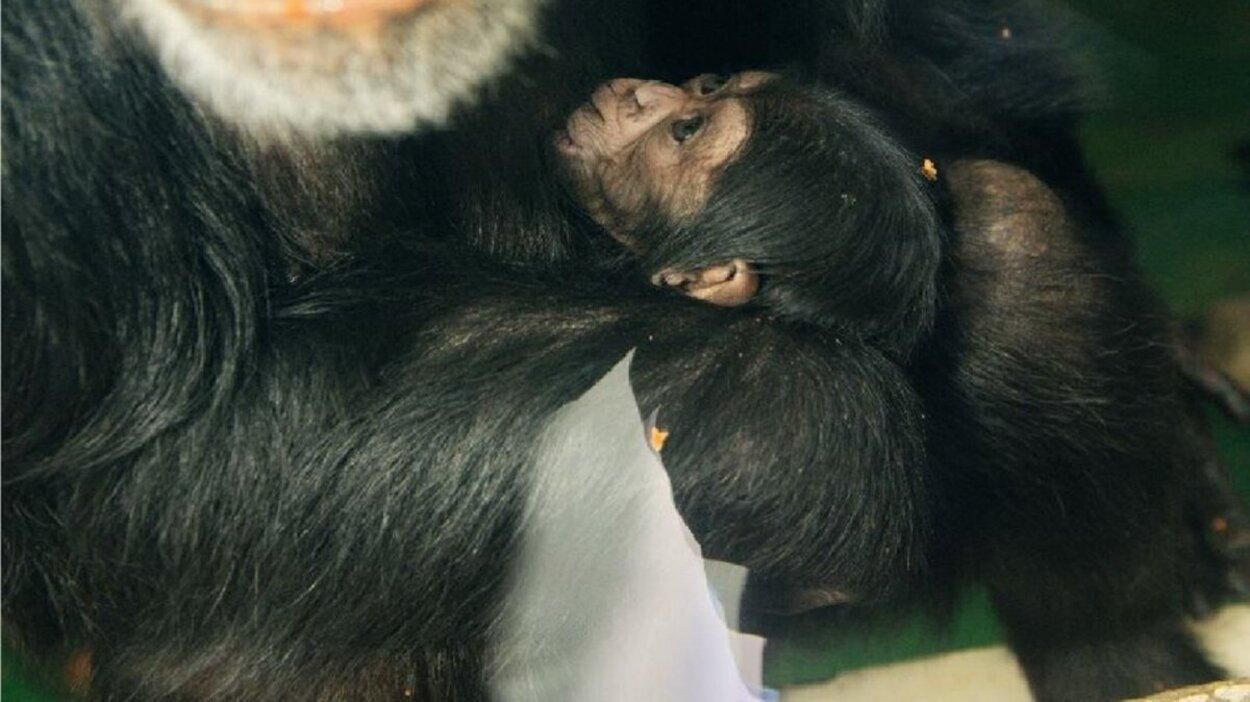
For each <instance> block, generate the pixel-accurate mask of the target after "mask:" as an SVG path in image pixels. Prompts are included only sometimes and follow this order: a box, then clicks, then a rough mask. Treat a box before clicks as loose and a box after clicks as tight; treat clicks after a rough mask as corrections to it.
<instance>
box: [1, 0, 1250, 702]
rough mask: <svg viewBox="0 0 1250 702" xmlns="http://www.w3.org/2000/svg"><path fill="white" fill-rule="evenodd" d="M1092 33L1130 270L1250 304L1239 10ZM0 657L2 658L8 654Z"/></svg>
mask: <svg viewBox="0 0 1250 702" xmlns="http://www.w3.org/2000/svg"><path fill="white" fill-rule="evenodd" d="M1067 4H1068V5H1069V6H1071V7H1073V8H1074V9H1075V10H1076V11H1077V12H1078V13H1080V14H1081V15H1083V16H1084V17H1086V18H1088V19H1089V20H1090V21H1091V22H1092V23H1093V25H1094V26H1095V27H1096V31H1094V32H1092V33H1091V35H1090V46H1089V47H1088V48H1089V49H1091V52H1092V53H1094V54H1096V55H1098V56H1099V59H1100V62H1101V63H1102V68H1103V72H1104V75H1105V76H1106V83H1107V88H1108V90H1107V98H1106V102H1105V106H1104V107H1102V108H1101V109H1100V110H1099V111H1098V113H1097V114H1096V115H1095V116H1094V117H1093V118H1092V119H1091V120H1090V121H1089V124H1088V125H1087V127H1086V128H1085V130H1084V135H1083V136H1084V141H1085V147H1086V151H1087V154H1088V156H1089V160H1090V162H1091V164H1092V165H1093V167H1094V170H1095V172H1096V173H1097V174H1098V176H1099V177H1100V178H1101V180H1102V182H1103V184H1104V185H1105V186H1106V188H1107V190H1108V192H1109V194H1110V196H1111V201H1112V204H1113V205H1114V206H1115V208H1116V209H1117V210H1118V212H1119V213H1120V214H1121V216H1122V217H1123V218H1124V220H1125V223H1126V224H1127V225H1128V226H1129V228H1130V229H1132V230H1133V232H1134V234H1135V235H1136V237H1137V239H1138V241H1139V251H1138V261H1139V263H1140V266H1141V268H1142V269H1143V271H1145V273H1146V275H1147V276H1148V277H1149V279H1150V280H1151V281H1153V282H1154V284H1155V285H1156V286H1157V287H1158V289H1159V291H1160V292H1161V294H1162V295H1163V297H1164V299H1166V300H1167V301H1168V303H1169V304H1170V305H1171V306H1172V308H1173V310H1174V311H1175V312H1176V313H1177V314H1178V315H1180V316H1182V317H1199V316H1200V315H1201V313H1202V312H1203V310H1204V309H1206V308H1207V307H1208V306H1209V305H1211V304H1212V303H1214V302H1216V301H1217V300H1220V299H1223V298H1227V297H1231V296H1236V295H1243V296H1244V295H1250V173H1247V172H1245V171H1243V170H1239V168H1238V166H1237V164H1236V163H1235V162H1234V160H1233V157H1232V152H1233V149H1234V148H1235V146H1236V145H1238V144H1247V143H1250V2H1247V0H1203V1H1202V2H1198V3H1185V2H1177V1H1176V0H1102V1H1098V0H1072V1H1071V2H1069V3H1067ZM1211 416H1212V421H1213V429H1214V432H1215V435H1216V439H1217V441H1218V442H1219V444H1220V448H1221V451H1222V452H1223V455H1224V458H1225V461H1226V463H1227V464H1228V465H1229V467H1230V468H1231V469H1232V471H1233V473H1234V477H1235V479H1236V480H1237V484H1238V486H1239V487H1240V489H1241V491H1242V493H1243V494H1244V495H1246V498H1247V499H1248V500H1250V431H1246V430H1244V429H1240V428H1236V427H1234V426H1233V425H1232V424H1230V423H1229V422H1227V421H1226V420H1224V419H1223V418H1222V417H1220V416H1218V415H1216V414H1215V413H1214V412H1212V413H1211ZM997 641H999V636H998V632H997V630H996V627H995V624H994V619H993V616H992V615H991V614H990V612H989V609H988V607H987V606H986V604H985V598H984V596H983V595H982V594H980V593H976V592H974V593H970V594H969V596H968V598H967V601H966V602H965V603H964V605H963V607H962V608H961V609H960V611H959V612H958V614H957V616H956V617H955V621H954V623H953V626H951V627H950V628H949V630H947V631H939V630H936V629H935V628H934V627H933V625H931V624H929V623H927V622H925V621H922V620H919V619H916V620H909V621H906V622H903V623H902V624H899V625H896V626H891V627H888V628H886V629H885V630H880V629H874V630H872V631H864V630H862V629H857V628H855V627H851V626H844V627H837V628H836V630H831V629H828V628H824V629H819V630H812V631H810V632H808V633H807V634H805V635H803V636H801V637H799V638H798V639H796V640H794V641H792V642H789V643H787V644H786V645H784V646H780V645H777V646H770V648H769V652H768V658H767V668H766V673H767V677H768V679H769V682H770V684H773V685H784V684H790V683H798V682H808V681H816V680H824V679H827V678H829V677H832V676H833V675H835V674H836V673H838V672H840V671H844V670H848V669H852V668H858V667H862V666H865V665H875V664H880V663H885V662H890V661H896V660H900V659H904V658H912V657H915V656H920V655H926V654H932V653H937V652H940V651H945V650H951V649H957V648H967V647H972V646H982V645H987V644H992V643H995V642H997ZM6 653H7V652H6ZM3 663H4V665H3V680H2V684H0V697H3V698H4V699H5V700H8V701H11V702H37V701H40V700H48V699H50V698H48V697H46V696H43V695H39V694H36V693H34V692H33V691H32V690H31V689H30V687H29V686H28V685H27V684H25V683H24V682H23V680H22V674H21V670H20V662H19V661H17V660H16V658H15V656H13V655H5V657H4V662H3Z"/></svg>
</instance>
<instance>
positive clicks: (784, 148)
mask: <svg viewBox="0 0 1250 702" xmlns="http://www.w3.org/2000/svg"><path fill="white" fill-rule="evenodd" d="M555 143H556V148H557V149H558V151H559V152H560V154H561V156H562V159H563V162H564V164H565V169H566V171H567V173H568V178H569V180H570V182H571V188H572V190H573V192H574V193H576V197H577V198H578V199H579V201H581V202H582V203H583V204H584V206H586V208H587V211H588V213H589V214H590V215H591V217H592V218H594V219H595V220H596V221H598V222H599V223H600V224H601V225H602V226H603V227H604V228H605V229H606V230H607V231H608V232H609V233H610V234H611V235H612V236H613V237H614V238H616V239H617V240H619V241H620V242H622V243H623V244H624V245H625V247H626V248H627V249H629V250H630V251H631V252H632V253H633V254H635V255H636V256H637V257H638V258H639V259H640V261H641V264H642V266H643V272H644V273H646V274H647V275H648V276H649V277H650V279H651V281H652V282H653V283H654V284H656V285H660V286H669V287H674V288H676V289H678V290H680V291H682V292H683V293H684V294H686V295H689V296H691V297H694V298H697V299H701V300H705V301H708V302H712V303H714V304H717V305H723V306H740V305H746V306H749V308H751V309H753V311H754V312H753V313H754V314H765V315H768V316H769V317H770V318H772V319H774V320H776V323H778V324H782V325H793V324H796V323H797V324H800V325H813V326H816V327H819V328H822V329H825V330H826V331H829V332H832V333H837V334H842V335H846V336H849V337H852V338H856V339H859V340H862V341H865V342H867V343H868V344H869V345H872V346H876V347H878V348H881V349H882V351H883V352H885V353H886V354H887V355H888V356H890V357H893V358H897V359H903V360H906V359H908V358H909V357H912V356H913V355H914V360H913V362H912V364H911V365H912V369H913V370H912V372H913V375H914V378H915V381H916V382H917V383H918V385H919V386H920V387H921V388H922V390H923V394H924V396H925V398H926V403H927V405H928V407H929V413H930V420H929V422H928V431H930V432H931V437H930V438H931V440H930V446H931V449H932V452H931V458H932V460H933V466H932V473H931V474H930V475H929V476H928V479H927V481H926V485H927V488H928V490H929V491H930V492H931V493H932V494H933V496H934V499H935V501H936V508H935V512H936V514H937V517H936V521H935V523H936V525H937V526H936V527H935V532H934V540H933V544H932V545H933V550H932V551H931V552H930V553H929V554H927V555H928V561H929V564H930V566H931V567H933V568H934V569H936V571H937V572H942V573H947V574H956V573H962V574H966V575H973V576H978V577H981V578H984V579H985V580H986V582H987V583H988V585H989V587H990V590H991V593H992V596H993V599H994V603H995V605H996V608H997V610H998V612H999V614H1000V616H1001V617H1002V619H1003V621H1004V624H1005V625H1006V627H1007V630H1008V635H1009V638H1010V640H1011V642H1012V644H1013V646H1014V648H1015V650H1016V651H1017V653H1018V654H1019V655H1020V659H1021V663H1022V664H1023V667H1024V670H1025V673H1026V674H1027V676H1028V677H1029V680H1030V682H1031V684H1032V686H1033V689H1034V690H1035V691H1036V693H1037V695H1038V697H1039V698H1042V699H1114V698H1122V697H1125V696H1129V695H1133V694H1142V693H1146V692H1149V691H1150V690H1151V689H1155V688H1156V687H1158V686H1161V685H1162V686H1167V685H1176V684H1181V683H1187V682H1188V683H1193V682H1199V681H1202V680H1206V679H1210V678H1213V677H1215V676H1216V675H1217V671H1216V669H1215V668H1213V667H1212V666H1211V665H1210V664H1209V663H1207V662H1206V661H1205V660H1204V659H1203V656H1202V654H1201V653H1200V652H1199V650H1198V648H1197V647H1196V646H1195V645H1194V643H1193V642H1192V640H1191V639H1190V636H1189V634H1188V633H1187V632H1186V630H1185V627H1184V624H1183V622H1182V618H1183V616H1184V615H1185V613H1186V611H1185V607H1184V605H1185V602H1186V596H1187V594H1192V593H1194V592H1195V591H1200V592H1198V593H1197V594H1198V595H1199V596H1202V597H1207V596H1210V595H1211V594H1212V593H1210V592H1207V591H1206V589H1207V587H1208V583H1209V581H1208V579H1210V578H1215V579H1216V580H1223V579H1226V578H1225V575H1226V574H1227V573H1228V572H1229V570H1228V568H1229V565H1230V564H1229V563H1228V562H1222V559H1220V558H1217V559H1216V560H1214V561H1213V560H1211V556H1213V555H1216V554H1215V553H1213V552H1211V551H1209V550H1208V549H1207V548H1206V546H1205V543H1206V541H1207V539H1208V538H1210V537H1211V536H1222V535H1217V534H1215V533H1214V532H1213V531H1212V530H1211V529H1212V527H1211V525H1212V524H1217V525H1218V524H1227V523H1228V518H1229V516H1230V515H1232V516H1235V517H1236V518H1237V520H1238V521H1239V522H1240V521H1242V520H1244V512H1243V510H1242V508H1241V507H1240V505H1238V504H1237V502H1236V501H1235V494H1234V493H1233V491H1232V490H1231V487H1230V486H1229V485H1228V483H1227V482H1226V481H1223V480H1221V479H1216V480H1215V481H1214V482H1212V481H1210V479H1209V474H1207V473H1206V470H1207V465H1206V464H1207V462H1208V461H1209V460H1211V455H1210V452H1209V448H1208V447H1207V446H1206V445H1205V443H1204V441H1203V440H1202V439H1201V431H1200V426H1199V424H1198V420H1197V418H1196V417H1195V416H1194V415H1193V413H1192V412H1191V411H1190V407H1189V406H1188V405H1187V402H1186V398H1185V390H1186V388H1185V386H1184V384H1183V375H1182V371H1181V368H1180V365H1179V363H1178V362H1176V361H1175V360H1174V357H1173V353H1172V351H1170V350H1169V343H1168V335H1169V329H1170V325H1169V324H1168V322H1167V318H1166V315H1165V313H1164V312H1163V311H1162V310H1160V309H1159V308H1158V306H1157V305H1156V304H1155V303H1154V302H1153V300H1152V298H1151V295H1150V294H1149V293H1148V292H1147V291H1146V289H1145V288H1144V287H1143V285H1142V283H1141V282H1140V281H1138V280H1137V278H1136V275H1135V274H1134V272H1133V270H1132V268H1131V265H1130V264H1129V263H1128V261H1126V260H1124V259H1123V258H1122V257H1120V256H1118V255H1112V254H1108V253H1107V252H1104V251H1099V250H1098V249H1097V248H1096V242H1097V240H1098V238H1099V237H1100V236H1102V235H1101V234H1100V233H1099V232H1098V231H1097V230H1096V229H1095V227H1096V224H1095V223H1094V222H1092V221H1090V219H1089V218H1083V217H1082V216H1081V215H1080V213H1079V212H1076V211H1074V210H1073V209H1072V208H1071V207H1068V206H1066V205H1065V204H1064V202H1063V201H1062V199H1061V198H1060V196H1059V195H1058V194H1057V193H1056V192H1055V191H1054V190H1053V189H1052V188H1050V187H1048V186H1047V185H1045V184H1044V183H1043V182H1042V181H1040V180H1039V179H1038V178H1037V177H1035V176H1033V175H1031V174H1030V173H1028V172H1027V171H1025V170H1022V169H1020V168H1018V167H1014V166H1010V165H1007V164H1004V163H1001V162H996V161H988V160H957V161H953V162H947V161H946V160H945V159H944V158H942V157H944V156H945V154H937V155H935V156H936V157H937V158H938V159H939V161H940V162H942V163H949V173H948V174H946V175H945V177H944V180H943V182H944V184H945V186H946V187H944V188H943V192H942V193H941V197H940V199H941V201H942V203H943V205H944V209H946V210H947V211H948V221H949V223H950V225H951V231H950V234H949V236H948V235H945V234H944V233H943V225H942V222H943V218H942V217H940V216H939V214H938V203H937V200H938V199H939V198H938V193H937V192H933V193H932V194H930V193H928V192H926V191H928V190H931V189H932V190H934V191H936V190H937V187H938V186H936V185H935V186H934V187H933V188H928V187H926V182H925V181H926V179H931V180H932V181H938V180H939V174H938V168H937V166H936V165H935V164H934V163H933V162H932V161H929V162H928V163H927V164H925V165H924V167H923V168H922V167H921V165H920V164H921V163H922V161H921V159H920V157H919V156H914V157H913V156H908V155H907V151H906V150H905V148H904V147H903V146H902V144H901V143H900V142H899V141H898V139H897V138H895V137H891V136H890V135H889V134H888V132H886V131H884V130H883V128H882V127H881V126H880V125H879V124H878V123H877V121H876V120H875V119H873V118H872V117H871V116H870V115H869V114H868V113H867V112H866V111H865V110H864V109H863V108H862V107H861V106H859V105H858V104H856V103H855V102H854V101H852V100H849V99H848V98H847V97H845V96H844V95H839V94H838V93H836V92H833V91H829V90H826V89H820V88H815V87H800V86H798V85H796V84H794V83H792V82H789V81H786V80H783V79H781V78H776V77H774V78H769V77H768V76H767V75H766V74H741V75H738V76H733V77H731V78H728V79H722V78H718V77H715V76H702V77H700V78H697V79H695V80H693V81H691V82H689V83H687V84H686V85H684V86H681V87H678V86H673V85H667V84H664V83H660V82H657V81H641V80H615V81H612V82H610V83H607V84H605V85H603V86H602V87H600V88H599V89H598V90H596V91H595V93H594V96H593V98H592V100H591V101H590V102H589V103H587V104H586V105H584V106H583V107H582V108H580V109H579V110H578V111H576V112H575V113H574V114H573V116H572V117H571V118H570V119H569V123H568V127H567V130H566V131H565V132H563V133H561V134H559V135H558V136H557V138H556V141H555ZM939 250H942V251H944V252H945V253H944V254H943V258H944V259H945V269H944V272H943V274H942V279H943V281H944V282H943V287H944V296H943V299H942V302H941V304H940V305H938V306H937V311H938V313H939V315H940V318H941V321H940V323H939V327H938V330H937V333H936V334H935V335H934V336H933V337H932V338H931V339H928V340H922V341H923V343H922V345H921V347H920V349H919V350H918V351H917V352H915V353H914V354H913V349H914V347H915V344H916V342H917V338H918V336H917V335H918V334H923V333H924V332H927V331H928V328H929V323H930V322H931V321H932V315H933V314H934V311H935V305H934V302H935V300H934V288H933V286H932V282H933V281H934V280H936V279H937V275H936V273H937V271H936V261H937V252H938V251H939ZM643 349H644V352H643V353H642V354H641V355H640V356H639V365H641V366H642V367H644V368H645V367H646V364H647V362H648V360H649V358H650V357H649V356H648V355H647V354H646V352H645V350H646V346H645V345H644V347H643ZM641 386H642V401H643V406H644V411H648V409H658V410H659V418H660V421H661V422H666V421H668V422H670V423H673V424H674V425H675V430H674V431H675V433H674V437H673V439H672V444H671V445H672V446H673V447H674V448H675V449H676V448H678V447H680V446H681V443H680V442H681V440H682V436H683V431H682V430H683V429H688V428H690V427H695V426H697V425H698V423H699V419H698V417H697V415H696V414H695V413H696V412H698V411H700V409H701V407H699V406H697V405H696V406H695V407H689V408H688V407H683V406H682V404H681V403H680V402H673V401H672V400H671V399H670V398H665V397H654V396H651V395H649V394H648V388H647V383H646V382H643V383H642V384H641ZM724 401H725V402H728V403H733V402H734V400H733V398H732V397H731V396H727V397H725V398H724ZM807 421H809V422H811V421H816V422H819V421H820V420H819V419H816V418H810V419H808V420H807ZM826 421H829V422H830V423H832V424H836V423H838V422H839V421H841V418H839V417H832V418H828V419H827V420H826ZM682 458H685V456H684V455H682V454H679V459H678V460H677V461H673V460H670V461H669V464H670V468H671V469H672V470H673V471H674V472H675V473H676V474H677V475H679V476H680V475H682V474H684V472H685V471H686V470H691V469H692V468H690V469H688V468H687V467H686V466H684V465H683V464H682V463H681V462H680V459H682ZM1212 491H1213V492H1214V493H1215V494H1217V495H1222V497H1220V498H1218V499H1215V500H1212V499H1211V495H1212ZM1038 493H1040V494H1043V495H1045V496H1046V498H1045V499H1036V495H1037V494H1038ZM1219 555H1221V556H1224V557H1230V556H1233V555H1234V554H1233V553H1232V552H1224V553H1223V554H1219ZM1241 557H1242V558H1243V559H1244V558H1245V554H1244V553H1243V554H1241ZM940 582H942V583H943V584H945V583H947V580H946V579H941V580H940ZM1039 584H1043V585H1044V592H1045V593H1046V594H1045V596H1044V597H1042V596H1040V593H1039V590H1038V589H1037V587H1038V586H1039ZM802 594H804V595H805V596H806V597H808V598H809V599H811V598H812V597H813V596H814V595H815V596H816V597H819V595H818V594H817V593H810V592H809V593H802ZM926 594H927V595H929V596H932V595H933V593H932V592H928V593H926ZM1215 594H1217V595H1220V594H1222V593H1221V591H1220V590H1219V589H1218V588H1217V589H1216V592H1215ZM833 596H834V597H835V598H848V599H850V600H852V601H853V600H854V599H856V592H855V591H854V589H849V590H848V589H839V590H838V591H837V592H836V593H834V594H833Z"/></svg>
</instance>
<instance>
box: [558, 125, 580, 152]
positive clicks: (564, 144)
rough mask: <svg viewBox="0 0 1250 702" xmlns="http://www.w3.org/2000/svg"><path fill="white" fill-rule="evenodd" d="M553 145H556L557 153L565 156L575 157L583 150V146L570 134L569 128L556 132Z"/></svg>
mask: <svg viewBox="0 0 1250 702" xmlns="http://www.w3.org/2000/svg"><path fill="white" fill-rule="evenodd" d="M552 143H553V144H555V147H556V151H559V152H560V153H562V154H564V155H565V156H575V155H577V154H578V153H580V152H581V150H582V147H581V145H580V144H578V143H577V141H576V140H575V139H573V135H572V134H571V133H569V130H568V129H567V128H565V129H559V130H556V133H555V136H554V137H552Z"/></svg>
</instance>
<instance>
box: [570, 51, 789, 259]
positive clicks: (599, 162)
mask: <svg viewBox="0 0 1250 702" xmlns="http://www.w3.org/2000/svg"><path fill="white" fill-rule="evenodd" d="M769 77H770V74H767V73H761V72H746V73H739V74H736V75H734V76H731V77H729V78H724V77H721V76H716V75H712V74H704V75H701V76H698V77H696V78H693V79H691V80H689V81H687V82H686V83H684V84H682V85H680V86H676V85H669V84H668V83H662V82H659V81H653V80H639V79H636V78H618V79H616V80H612V81H609V82H607V83H604V84H603V85H601V86H599V88H598V89H596V90H595V92H594V94H593V95H592V96H591V99H590V101H589V102H587V103H586V104H584V105H582V106H581V107H580V108H578V109H577V110H576V111H575V112H574V113H573V114H572V116H570V117H569V120H568V123H567V126H566V128H565V129H564V130H562V131H561V132H559V133H558V134H557V135H556V138H555V146H556V150H557V151H558V152H559V154H560V156H561V159H562V161H563V162H564V165H565V170H566V174H567V176H568V178H569V180H570V183H571V185H572V186H573V189H574V191H575V194H576V195H577V197H578V199H579V201H580V202H581V204H582V205H583V207H585V209H586V211H587V212H588V213H589V214H590V216H591V217H593V218H594V219H595V221H597V222H598V223H599V224H600V225H602V226H603V227H605V228H606V229H607V230H608V231H609V232H610V233H612V234H613V235H614V236H617V237H618V238H620V237H622V235H623V233H624V232H626V231H628V229H629V228H630V226H631V225H632V224H634V223H636V222H637V220H638V219H639V218H640V217H641V215H642V214H643V210H644V208H647V207H656V206H658V207H660V208H661V210H662V212H661V213H660V214H663V215H665V216H667V217H669V218H672V219H674V220H678V219H681V218H683V217H688V216H692V215H693V214H695V213H696V212H698V211H699V209H701V207H702V206H703V203H704V202H705V201H706V199H707V195H708V192H709V188H710V183H711V181H712V179H713V176H714V175H715V174H716V173H717V172H718V171H719V170H720V169H721V168H723V167H724V166H725V164H726V163H728V162H729V161H731V160H732V159H733V156H734V154H735V153H736V152H737V151H738V149H739V147H741V146H742V144H743V143H744V142H745V141H746V138H747V135H748V133H749V132H750V124H749V119H748V117H747V112H746V109H745V108H744V106H743V104H742V101H741V100H740V99H739V98H740V96H741V95H742V94H743V93H744V92H747V91H749V90H750V89H752V88H754V87H756V86H758V85H760V84H761V83H763V82H764V81H766V80H768V78H769ZM623 243H625V244H626V245H629V243H630V242H629V241H623Z"/></svg>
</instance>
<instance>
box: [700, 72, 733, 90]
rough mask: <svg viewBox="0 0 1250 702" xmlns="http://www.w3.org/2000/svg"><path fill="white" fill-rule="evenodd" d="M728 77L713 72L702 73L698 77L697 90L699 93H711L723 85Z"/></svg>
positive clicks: (727, 80)
mask: <svg viewBox="0 0 1250 702" xmlns="http://www.w3.org/2000/svg"><path fill="white" fill-rule="evenodd" d="M728 82H729V79H728V78H726V77H725V76H720V75H717V74H715V73H704V74H703V75H701V76H699V78H698V86H699V87H698V90H699V94H700V95H711V94H712V93H714V92H716V91H717V90H720V89H721V88H723V87H725V84H726V83H728Z"/></svg>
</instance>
